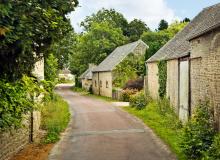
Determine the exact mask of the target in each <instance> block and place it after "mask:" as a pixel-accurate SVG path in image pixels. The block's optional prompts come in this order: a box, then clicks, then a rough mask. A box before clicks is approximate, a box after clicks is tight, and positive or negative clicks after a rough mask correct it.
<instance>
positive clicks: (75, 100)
mask: <svg viewBox="0 0 220 160" xmlns="http://www.w3.org/2000/svg"><path fill="white" fill-rule="evenodd" d="M57 92H58V93H59V94H60V95H61V96H63V97H64V99H65V100H66V101H67V102H68V103H69V104H70V109H71V112H72V120H71V122H70V124H69V127H68V129H67V131H66V132H65V133H64V134H63V136H62V139H61V141H60V142H59V143H57V144H56V145H55V147H54V148H53V150H52V151H51V154H50V156H49V160H170V159H175V156H173V154H172V153H171V152H170V151H169V150H168V149H167V147H166V146H165V145H164V144H163V143H162V142H161V141H160V140H159V139H158V138H157V137H156V136H155V135H154V134H153V133H152V131H151V130H150V129H149V128H147V127H146V126H144V125H143V124H142V123H141V122H140V121H139V120H137V119H136V118H134V117H132V116H131V115H129V114H128V113H126V112H124V111H122V110H121V109H119V108H118V107H114V106H113V105H112V104H111V103H109V102H104V101H102V100H97V99H94V98H91V97H86V96H81V95H79V94H78V93H73V92H71V91H70V90H69V89H68V87H61V88H60V89H59V90H58V91H57Z"/></svg>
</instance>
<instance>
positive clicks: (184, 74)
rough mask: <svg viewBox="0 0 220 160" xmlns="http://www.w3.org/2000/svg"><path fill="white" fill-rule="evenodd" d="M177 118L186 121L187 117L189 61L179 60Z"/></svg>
mask: <svg viewBox="0 0 220 160" xmlns="http://www.w3.org/2000/svg"><path fill="white" fill-rule="evenodd" d="M179 71H180V73H179V76H180V77H179V118H180V120H181V121H183V122H186V121H187V120H188V117H189V61H188V60H184V61H180V70H179Z"/></svg>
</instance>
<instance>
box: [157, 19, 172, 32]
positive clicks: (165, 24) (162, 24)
mask: <svg viewBox="0 0 220 160" xmlns="http://www.w3.org/2000/svg"><path fill="white" fill-rule="evenodd" d="M168 26H169V24H168V22H167V21H165V20H164V19H162V20H161V21H160V23H159V26H158V30H159V31H162V30H165V29H167V28H168Z"/></svg>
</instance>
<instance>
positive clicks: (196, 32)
mask: <svg viewBox="0 0 220 160" xmlns="http://www.w3.org/2000/svg"><path fill="white" fill-rule="evenodd" d="M204 12H205V14H204V16H203V19H202V21H200V23H199V24H198V25H197V26H196V27H195V28H194V29H193V30H192V31H191V32H190V33H189V35H188V39H193V38H195V37H197V36H200V35H202V34H204V33H206V32H208V31H210V30H212V29H214V28H216V27H219V26H220V3H218V4H216V5H214V6H211V7H208V8H206V9H205V10H204Z"/></svg>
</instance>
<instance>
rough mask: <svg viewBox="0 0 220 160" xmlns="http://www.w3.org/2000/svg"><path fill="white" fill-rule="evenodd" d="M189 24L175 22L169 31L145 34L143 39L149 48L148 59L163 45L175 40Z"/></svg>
mask: <svg viewBox="0 0 220 160" xmlns="http://www.w3.org/2000/svg"><path fill="white" fill-rule="evenodd" d="M186 24H187V23H182V22H178V21H175V22H173V23H172V24H171V25H170V26H169V27H168V28H167V29H165V30H162V31H158V32H151V31H148V32H144V33H143V35H142V36H141V39H142V40H143V41H144V42H145V43H146V44H147V45H148V46H149V49H148V50H147V53H146V59H148V58H150V57H151V56H152V55H154V54H155V53H156V52H157V51H158V50H159V49H160V48H161V47H162V46H163V45H165V44H166V43H167V42H168V41H169V40H170V39H171V38H173V37H174V36H175V35H176V34H177V33H178V32H179V31H180V30H182V29H183V28H184V27H185V26H186Z"/></svg>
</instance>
